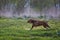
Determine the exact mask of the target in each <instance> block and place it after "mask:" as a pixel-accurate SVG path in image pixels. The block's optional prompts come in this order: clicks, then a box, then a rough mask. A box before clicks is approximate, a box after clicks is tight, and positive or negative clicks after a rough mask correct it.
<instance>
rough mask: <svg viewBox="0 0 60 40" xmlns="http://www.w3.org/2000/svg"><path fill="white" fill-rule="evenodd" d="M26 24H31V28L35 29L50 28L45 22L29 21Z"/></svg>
mask: <svg viewBox="0 0 60 40" xmlns="http://www.w3.org/2000/svg"><path fill="white" fill-rule="evenodd" d="M28 23H31V24H32V28H33V27H37V26H43V27H44V28H50V26H49V25H48V24H47V22H45V21H39V20H33V19H29V20H28ZM32 28H31V30H32Z"/></svg>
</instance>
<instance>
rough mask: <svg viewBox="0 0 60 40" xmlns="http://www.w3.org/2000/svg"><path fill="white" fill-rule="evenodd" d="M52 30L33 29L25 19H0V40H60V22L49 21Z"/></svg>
mask: <svg viewBox="0 0 60 40" xmlns="http://www.w3.org/2000/svg"><path fill="white" fill-rule="evenodd" d="M48 24H49V25H50V27H51V28H50V29H45V28H43V27H42V26H41V27H37V28H33V30H31V31H30V28H31V24H29V23H27V20H23V19H0V40H60V21H57V20H49V22H48Z"/></svg>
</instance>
